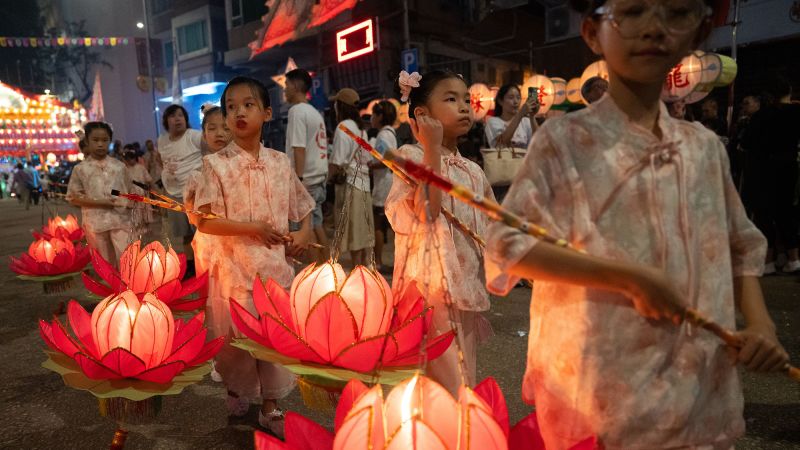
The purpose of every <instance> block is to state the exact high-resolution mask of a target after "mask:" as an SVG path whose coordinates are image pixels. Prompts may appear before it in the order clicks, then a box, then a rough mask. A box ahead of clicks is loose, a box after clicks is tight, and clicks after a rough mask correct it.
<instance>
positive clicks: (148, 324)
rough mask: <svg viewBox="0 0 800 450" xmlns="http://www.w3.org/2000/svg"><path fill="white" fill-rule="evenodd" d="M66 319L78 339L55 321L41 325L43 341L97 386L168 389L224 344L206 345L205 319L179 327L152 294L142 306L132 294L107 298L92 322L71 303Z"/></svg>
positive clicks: (197, 318)
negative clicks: (124, 382)
mask: <svg viewBox="0 0 800 450" xmlns="http://www.w3.org/2000/svg"><path fill="white" fill-rule="evenodd" d="M67 317H68V319H69V324H70V327H71V328H72V332H73V333H74V335H75V337H72V336H70V335H69V333H68V332H67V328H66V327H65V326H64V325H63V324H62V323H61V322H60V321H59V320H58V319H57V318H56V319H54V320H53V322H51V323H48V322H46V321H44V320H41V321H39V328H40V331H41V335H42V338H43V339H44V341H45V343H46V344H47V346H48V347H50V348H51V349H52V350H55V351H57V352H60V353H63V354H64V355H66V356H68V357H70V358H71V359H73V360H74V361H75V362H77V363H78V365H79V366H80V370H81V372H82V373H83V374H84V375H85V376H86V377H88V378H90V379H93V380H118V379H124V378H129V379H138V380H143V381H150V382H153V383H169V382H170V381H172V379H173V378H175V377H176V376H177V375H178V374H180V373H181V372H183V371H184V370H186V369H189V368H192V367H195V366H198V365H200V364H203V363H205V362H206V361H208V360H209V359H210V358H212V357H213V356H214V355H215V354H216V353H217V352H218V351H219V349H220V348H221V347H222V343H223V338H218V339H215V340H212V341H209V342H206V333H207V330H206V329H205V328H204V327H203V320H204V314H203V313H199V314H197V315H196V316H194V317H193V318H191V319H189V320H187V321H183V320H179V321H177V322H175V320H174V319H173V317H172V312H171V311H170V310H169V307H168V306H167V305H166V304H164V302H162V301H160V300H158V299H157V298H156V297H155V296H153V295H151V294H145V295H144V298H143V299H142V300H139V298H138V297H137V295H136V294H135V293H133V292H132V291H125V292H123V293H122V294H119V295H115V296H114V295H112V296H109V297H107V298H106V299H104V300H103V301H102V302H100V303H99V304H98V305H97V307H96V308H95V309H94V312H92V315H91V316H89V313H87V312H86V311H85V310H84V309H83V308H81V306H80V305H79V304H78V302H76V301H74V300H73V301H71V302H70V303H69V306H68V307H67Z"/></svg>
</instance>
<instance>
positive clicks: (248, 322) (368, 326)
mask: <svg viewBox="0 0 800 450" xmlns="http://www.w3.org/2000/svg"><path fill="white" fill-rule="evenodd" d="M253 302H254V303H255V309H256V310H257V312H258V314H257V316H254V315H252V314H251V313H250V312H249V311H248V310H247V309H246V308H245V307H244V306H242V305H241V304H239V303H238V302H236V301H231V303H230V305H231V319H232V321H233V323H234V324H235V325H236V327H237V328H238V329H239V331H241V332H242V333H244V335H245V336H247V337H249V338H250V339H252V340H253V341H255V342H257V343H258V344H260V345H262V346H264V347H268V348H271V349H274V350H276V351H278V352H279V353H281V354H282V355H285V356H288V357H290V358H296V359H298V360H301V361H304V362H311V363H316V364H322V365H326V366H327V365H333V366H338V367H341V368H345V369H349V370H353V371H356V372H361V373H365V372H371V371H374V370H376V369H379V368H380V367H398V366H409V365H414V364H417V363H418V362H419V361H420V350H421V349H420V344H421V342H422V339H423V337H424V336H425V334H426V333H427V330H428V327H429V324H430V321H431V316H432V313H433V311H432V309H431V308H430V307H428V308H425V307H424V301H423V297H422V295H421V294H420V293H419V291H418V290H417V289H416V287H415V286H412V287H410V288H409V289H407V290H406V292H405V294H404V295H403V297H402V298H400V299H399V301H398V302H397V304H396V305H394V304H393V301H392V295H391V290H390V288H389V285H388V284H387V283H386V280H384V279H383V277H382V276H381V275H380V274H378V273H377V272H375V271H373V270H370V269H367V268H365V267H363V266H358V267H356V268H355V269H354V270H353V271H352V272H351V273H350V274H349V275H346V274H345V272H344V270H343V269H342V267H341V266H340V265H339V264H334V263H330V262H329V263H325V264H322V265H316V264H312V265H311V266H309V267H307V268H306V269H304V270H303V271H302V272H301V273H300V274H299V275H297V277H296V278H295V280H294V282H293V283H292V288H291V295H290V294H289V293H287V292H286V290H284V289H283V288H282V287H280V286H279V285H278V284H277V283H275V282H274V281H273V280H272V279H268V280H267V282H266V284H262V283H261V281H260V280H256V281H255V283H254V286H253ZM452 340H453V334H452V332H449V333H445V334H442V335H439V336H437V337H433V338H430V339H429V344H428V346H427V354H428V358H429V359H434V358H436V357H438V356H439V355H441V354H442V353H443V352H444V351H445V350H446V349H447V348H448V347H449V346H450V343H451V342H452Z"/></svg>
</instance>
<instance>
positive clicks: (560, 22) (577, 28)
mask: <svg viewBox="0 0 800 450" xmlns="http://www.w3.org/2000/svg"><path fill="white" fill-rule="evenodd" d="M544 19H545V20H544V21H545V42H547V43H551V42H558V41H563V40H564V39H569V38H574V37H577V36H580V34H581V15H580V14H578V13H577V12H575V11H573V10H572V9H571V8H570V7H569V6H568V5H561V6H553V7H550V8H547V9H546V10H545V17H544Z"/></svg>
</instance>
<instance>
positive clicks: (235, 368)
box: [194, 77, 314, 435]
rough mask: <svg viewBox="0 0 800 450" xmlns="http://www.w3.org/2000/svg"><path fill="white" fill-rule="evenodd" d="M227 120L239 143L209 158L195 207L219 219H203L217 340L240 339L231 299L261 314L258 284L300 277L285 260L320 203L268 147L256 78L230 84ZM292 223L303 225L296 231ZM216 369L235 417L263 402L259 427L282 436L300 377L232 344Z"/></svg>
mask: <svg viewBox="0 0 800 450" xmlns="http://www.w3.org/2000/svg"><path fill="white" fill-rule="evenodd" d="M221 103H222V108H223V110H222V111H223V112H222V114H223V116H224V117H225V119H226V123H227V125H228V128H229V129H231V130H232V132H233V142H231V143H230V144H229V145H228V146H226V147H225V148H224V149H222V150H220V151H218V152H217V153H215V154H213V155H208V156H206V157H205V158H204V159H203V172H202V173H203V175H202V177H203V178H202V181H201V182H200V183H198V187H197V193H196V194H195V200H194V202H195V206H196V208H197V209H198V210H200V211H202V212H205V213H213V214H216V215H217V216H220V218H216V219H204V218H199V219H198V229H199V231H201V232H202V233H206V234H208V235H211V236H210V239H211V240H212V241H213V242H212V244H211V245H212V246H213V248H214V250H213V252H212V253H213V254H211V255H209V259H210V261H209V267H208V273H209V303H210V307H209V311H208V316H209V323H208V324H209V329H210V330H211V331H212V334H214V335H215V336H226V337H227V339H228V340H230V338H232V337H234V332H233V330H232V327H231V321H230V307H229V299H230V298H234V299H236V300H238V301H239V302H240V303H241V304H243V305H247V307H248V309H250V311H251V312H255V307H254V305H253V290H252V286H253V280H254V279H255V278H256V277H271V278H272V279H274V280H275V281H276V282H277V283H278V284H280V285H282V286H283V287H284V288H288V287H289V286H290V284H291V282H292V279H293V276H294V270H293V268H292V266H291V265H290V264H289V263H288V262H287V259H286V257H287V256H291V255H294V254H298V253H299V252H300V251H302V250H303V249H304V248H305V247H306V246H307V243H308V242H309V241H310V239H311V215H310V213H311V211H312V210H313V209H314V199H312V198H311V196H310V195H309V194H308V192H307V191H306V190H305V188H304V187H303V184H302V183H301V182H300V180H299V179H298V178H297V176H296V175H295V173H294V170H292V169H291V165H290V164H289V159H288V158H287V157H286V155H285V154H283V153H280V152H277V151H275V150H272V149H268V148H265V147H264V146H263V145H262V144H261V126H262V125H263V124H264V122H267V121H269V120H270V119H271V118H272V109H271V108H270V104H269V94H268V92H267V89H266V88H265V87H264V85H263V84H261V83H260V82H258V81H257V80H254V79H252V78H246V77H236V78H234V79H232V80H231V81H230V82H228V85H227V87H226V88H225V90H224V91H223V93H222V98H221ZM289 221H293V222H301V223H302V226H301V229H300V230H299V231H296V232H292V233H289ZM216 369H217V371H218V372H219V373H220V375H222V379H223V383H224V384H225V386H226V388H227V389H228V398H227V406H228V410H229V412H230V413H231V414H232V415H236V416H242V415H244V414H246V413H247V410H248V408H249V404H250V401H251V400H253V399H257V398H261V399H262V405H261V411H260V413H259V423H260V424H261V425H262V426H264V427H265V428H267V429H269V430H271V431H272V432H274V433H276V434H279V435H282V433H283V412H282V411H281V410H279V409H278V407H277V399H280V398H283V397H285V396H286V395H288V394H289V393H290V392H291V391H292V389H294V386H295V377H294V376H293V375H292V374H291V372H289V371H287V370H286V369H284V368H283V367H281V366H279V365H276V364H270V363H267V362H264V361H258V360H256V359H254V358H253V357H252V356H250V354H249V353H248V352H245V351H243V350H239V349H236V348H234V347H232V346H230V345H229V344H226V345H225V346H224V347H223V348H222V350H221V351H220V352H219V354H218V355H217V358H216Z"/></svg>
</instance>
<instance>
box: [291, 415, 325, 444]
mask: <svg viewBox="0 0 800 450" xmlns="http://www.w3.org/2000/svg"><path fill="white" fill-rule="evenodd" d="M284 431H285V434H286V445H288V446H289V448H290V449H291V450H330V449H332V448H333V435H332V434H331V433H330V432H329V431H328V430H326V429H325V428H322V427H321V426H320V425H318V424H317V423H316V422H314V421H312V420H310V419H307V418H305V417H303V416H301V415H300V414H297V413H295V412H292V411H289V412H287V413H286V419H285V422H284Z"/></svg>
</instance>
